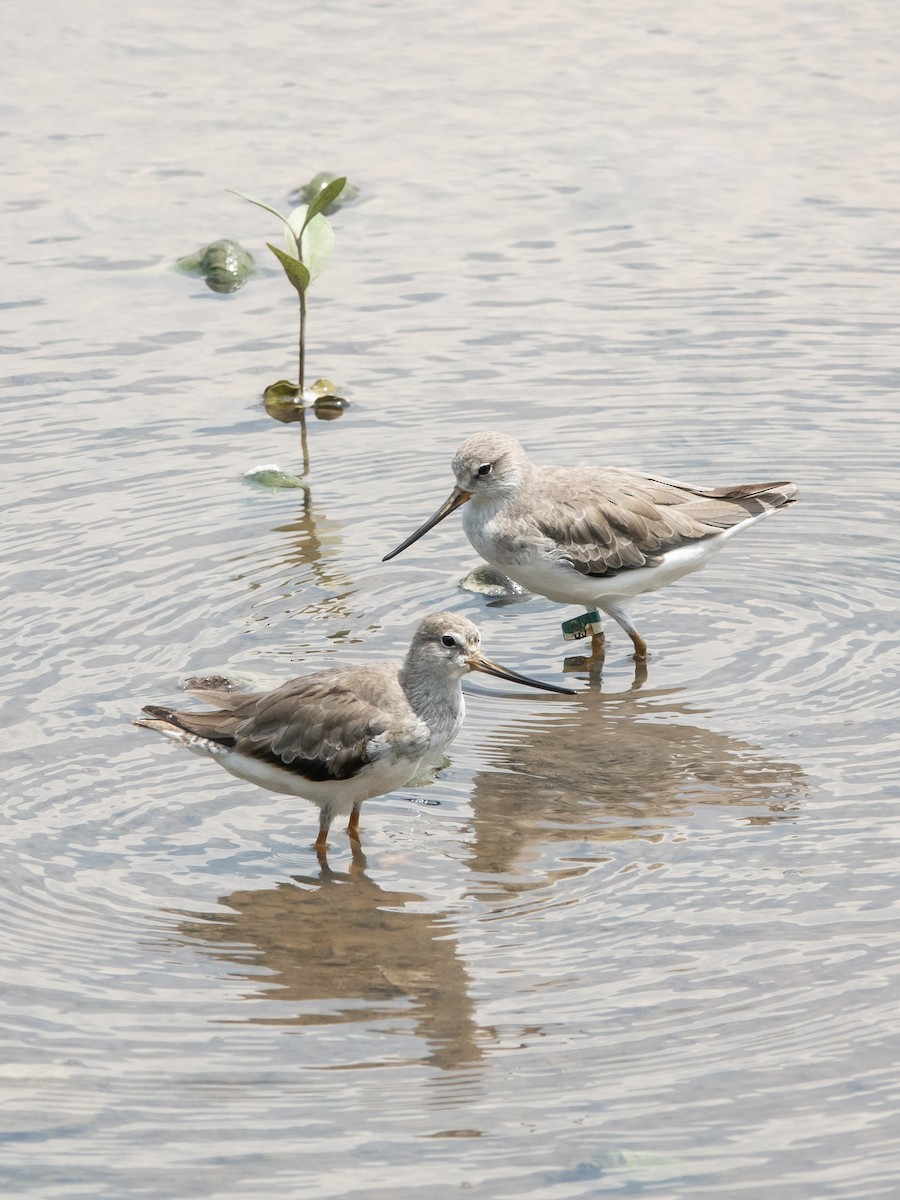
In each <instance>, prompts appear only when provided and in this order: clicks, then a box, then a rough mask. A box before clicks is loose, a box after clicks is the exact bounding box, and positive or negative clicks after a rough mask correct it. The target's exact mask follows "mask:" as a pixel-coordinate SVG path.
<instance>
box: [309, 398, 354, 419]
mask: <svg viewBox="0 0 900 1200" xmlns="http://www.w3.org/2000/svg"><path fill="white" fill-rule="evenodd" d="M349 407H350V405H349V404H348V402H347V401H346V400H345V399H344V397H343V396H320V397H319V398H318V400H316V402H315V403H314V404H313V412H314V413H315V415H316V419H317V420H319V421H336V420H337V419H338V417H342V416H343V415H344V413H345V412H346V410H347V409H348V408H349Z"/></svg>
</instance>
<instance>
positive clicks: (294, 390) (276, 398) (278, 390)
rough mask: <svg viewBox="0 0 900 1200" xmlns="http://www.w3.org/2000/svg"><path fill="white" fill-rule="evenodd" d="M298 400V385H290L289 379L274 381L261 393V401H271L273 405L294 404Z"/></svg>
mask: <svg viewBox="0 0 900 1200" xmlns="http://www.w3.org/2000/svg"><path fill="white" fill-rule="evenodd" d="M299 398H300V386H299V384H296V383H291V381H290V380H289V379H276V380H275V382H274V383H270V384H269V385H268V386H267V387H266V389H265V391H264V392H263V400H271V401H272V402H273V403H274V404H278V403H283V404H296V403H297V401H298V400H299Z"/></svg>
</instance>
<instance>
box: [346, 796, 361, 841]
mask: <svg viewBox="0 0 900 1200" xmlns="http://www.w3.org/2000/svg"><path fill="white" fill-rule="evenodd" d="M347 833H348V834H349V835H350V840H351V841H353V842H358V841H359V805H358V804H354V805H353V808H352V809H351V811H350V820H349V821H348V822H347Z"/></svg>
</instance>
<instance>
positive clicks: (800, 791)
mask: <svg viewBox="0 0 900 1200" xmlns="http://www.w3.org/2000/svg"><path fill="white" fill-rule="evenodd" d="M697 715H698V714H697V712H696V710H694V711H693V712H692V711H691V710H689V709H688V708H687V707H686V706H685V705H683V704H680V703H679V702H678V701H677V700H676V699H674V697H670V696H669V695H668V694H667V693H665V692H664V691H662V690H659V689H654V690H651V691H649V692H647V691H640V692H639V691H634V690H632V691H628V692H622V693H618V694H608V693H602V692H600V691H596V690H594V689H587V690H585V691H580V692H579V693H578V694H577V696H575V697H574V698H573V699H572V700H571V701H569V702H568V703H567V704H566V705H565V711H564V712H560V713H557V714H553V713H547V714H546V715H542V719H541V720H540V722H538V720H537V719H536V718H534V717H532V718H531V719H530V720H529V721H528V723H525V724H516V725H507V726H506V727H505V728H503V727H501V728H499V729H496V728H495V729H494V731H493V734H492V737H491V741H490V742H489V743H486V744H485V745H483V746H482V747H481V748H480V750H481V754H482V756H483V758H484V760H485V761H486V762H487V764H489V765H490V766H491V767H494V768H495V769H494V770H482V771H479V772H477V773H476V775H475V777H474V790H473V796H472V801H471V803H472V809H473V812H474V822H473V841H472V847H471V855H470V866H471V867H472V868H473V869H474V870H476V871H480V872H488V873H498V874H503V873H507V872H511V871H513V869H514V868H516V867H517V866H518V865H519V864H521V863H523V862H525V861H527V860H533V859H536V858H537V857H539V855H540V854H541V852H542V850H543V849H545V848H546V847H547V846H548V845H550V844H552V843H562V842H569V843H572V842H573V841H580V842H589V843H607V844H609V843H613V842H616V841H621V840H623V839H631V838H644V839H648V840H652V839H655V838H657V837H659V836H661V835H662V834H663V833H664V832H665V831H666V830H667V829H669V828H671V827H672V826H673V825H676V824H679V825H680V824H684V823H686V822H687V820H688V818H689V817H690V816H691V815H692V813H693V811H694V810H695V809H696V808H697V807H698V806H721V807H734V808H738V809H740V810H742V812H741V817H742V823H743V824H745V825H767V824H772V823H774V822H776V821H782V820H791V819H793V818H794V817H795V816H796V815H797V812H798V810H799V808H800V806H801V805H802V802H803V796H804V793H805V791H806V782H805V776H804V773H803V771H802V769H801V768H800V767H799V766H796V765H795V764H793V763H786V762H781V761H779V760H777V759H774V758H771V757H769V756H767V755H766V753H765V752H764V751H763V750H762V749H760V748H759V747H757V746H753V745H752V744H750V743H749V742H745V741H743V740H740V739H738V738H733V737H731V736H729V735H728V734H723V733H717V732H715V731H714V730H712V729H707V728H705V727H704V726H702V725H697V724H694V723H693V722H694V721H696V719H697ZM595 857H596V855H595ZM567 866H568V868H569V869H571V867H572V861H571V859H569V860H568V863H567ZM566 873H569V872H568V871H567V872H566Z"/></svg>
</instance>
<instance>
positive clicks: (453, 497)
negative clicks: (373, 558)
mask: <svg viewBox="0 0 900 1200" xmlns="http://www.w3.org/2000/svg"><path fill="white" fill-rule="evenodd" d="M468 499H469V492H464V491H463V490H462V488H458V487H457V488H454V489H453V491H452V492H451V493H450V495H449V496H448V497H447V499H446V500H445V501H444V503H443V504H442V505H441V507H440V508H439V509H438V510H437V512H436V513H435V514H434V516H433V517H429V518H428V520H427V521H426V522H425V524H424V525H420V526H419V528H418V529H417V530H416V532H415V533H411V534H410V535H409V537H408V538H407V539H406V541H405V542H401V543H400V545H399V546H398V547H397V549H396V550H392V551H391V552H390V554H386V555H385V556H384V558H383V559H382V560H381V561H382V562H388V561H389V559H392V558H396V557H397V555H398V554H400V553H402V551H404V550H405V549H406V547H407V546H411V545H412V544H413V542H417V541H418V540H419V538H420V537H421V536H422V534H423V533H427V532H428V530H429V529H433V528H434V527H435V525H437V523H438V521H443V519H444V517H448V516H449V515H450V513H452V512H456V510H457V509H458V508H459V507H460V505H462V504H465V502H466V501H467V500H468Z"/></svg>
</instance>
